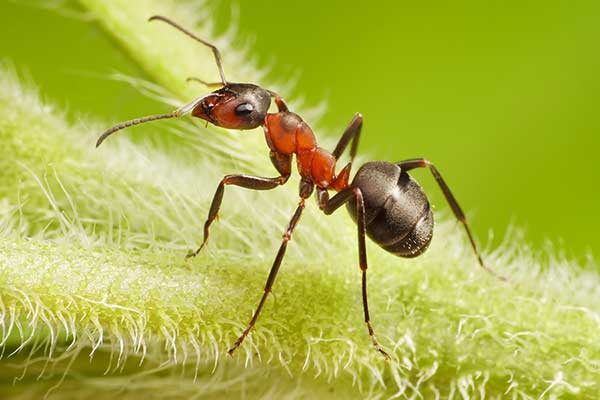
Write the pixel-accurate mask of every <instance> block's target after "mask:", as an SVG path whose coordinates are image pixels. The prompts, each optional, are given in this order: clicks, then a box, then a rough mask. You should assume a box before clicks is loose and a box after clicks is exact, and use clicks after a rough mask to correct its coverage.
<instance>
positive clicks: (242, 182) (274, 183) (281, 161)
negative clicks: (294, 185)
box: [186, 151, 292, 258]
mask: <svg viewBox="0 0 600 400" xmlns="http://www.w3.org/2000/svg"><path fill="white" fill-rule="evenodd" d="M270 158H271V162H272V163H273V165H274V166H275V168H276V169H277V171H278V172H279V173H280V174H281V175H280V176H278V177H276V178H264V177H260V176H251V175H242V174H236V175H226V176H224V177H223V179H221V182H220V183H219V186H217V190H216V191H215V194H214V196H213V199H212V202H211V204H210V209H209V211H208V217H207V218H206V221H205V222H204V232H203V234H204V236H203V238H202V244H201V245H200V247H198V249H197V250H196V251H193V252H190V253H188V254H187V255H186V258H191V257H195V256H197V255H198V253H200V251H202V249H203V248H204V246H205V245H206V242H207V241H208V237H209V229H210V225H211V224H212V223H213V221H214V220H215V219H216V218H217V215H218V214H219V209H220V208H221V203H222V202H223V194H224V193H225V186H227V185H234V186H240V187H243V188H246V189H252V190H271V189H275V188H276V187H278V186H281V185H284V184H285V183H286V182H287V180H288V179H289V177H290V175H291V172H292V158H291V156H286V155H282V154H280V153H276V152H273V151H272V152H271V154H270Z"/></svg>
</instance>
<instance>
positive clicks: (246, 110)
mask: <svg viewBox="0 0 600 400" xmlns="http://www.w3.org/2000/svg"><path fill="white" fill-rule="evenodd" d="M252 111H254V106H253V105H252V104H250V103H242V104H240V105H239V106H237V107H236V108H235V113H236V114H237V115H240V116H241V115H249V114H250V113H252Z"/></svg>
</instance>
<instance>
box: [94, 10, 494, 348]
mask: <svg viewBox="0 0 600 400" xmlns="http://www.w3.org/2000/svg"><path fill="white" fill-rule="evenodd" d="M150 20H151V21H152V20H159V21H163V22H166V23H168V24H169V25H171V26H173V27H175V28H176V29H178V30H180V31H181V32H183V33H185V34H186V35H188V36H190V37H191V38H193V39H195V40H197V41H199V42H200V43H202V44H204V45H206V46H208V47H210V48H211V49H212V51H213V54H214V57H215V60H216V63H217V67H218V69H219V73H220V76H221V82H220V84H219V85H222V87H221V88H220V89H218V90H215V91H214V92H212V93H209V94H207V95H205V96H202V97H200V98H198V99H196V100H194V101H192V102H191V103H189V104H186V105H184V106H183V107H181V108H179V109H177V110H175V111H173V112H172V113H169V114H159V115H151V116H146V117H142V118H137V119H133V120H130V121H126V122H122V123H120V124H118V125H116V126H114V127H112V128H110V129H108V130H107V131H105V132H104V133H103V134H102V135H101V136H100V138H99V139H98V142H97V144H96V146H99V145H100V144H101V143H102V142H103V141H104V140H105V139H106V138H107V137H108V136H109V135H111V134H112V133H114V132H116V131H118V130H120V129H124V128H127V127H129V126H132V125H137V124H140V123H144V122H148V121H154V120H157V119H166V118H176V117H181V116H183V115H185V114H187V113H190V112H191V114H192V116H194V117H198V118H201V119H203V120H205V121H207V122H210V123H212V124H214V125H216V126H219V127H223V128H230V129H253V128H256V127H258V126H263V128H264V131H265V138H266V141H267V145H268V147H269V149H270V158H271V162H272V163H273V166H274V167H275V169H276V170H277V171H278V172H279V176H277V177H274V178H265V177H258V176H250V175H244V174H235V175H226V176H225V177H224V178H223V179H222V180H221V182H220V183H219V185H218V187H217V190H216V193H215V194H214V197H213V200H212V202H211V205H210V210H209V212H208V218H207V219H206V221H205V223H204V238H203V241H202V244H201V245H200V247H199V248H198V249H197V250H196V251H195V252H192V253H190V254H188V255H187V257H193V256H195V255H197V254H198V253H199V252H200V250H202V248H203V247H204V245H205V244H206V243H207V240H208V237H209V228H210V225H211V224H212V222H213V221H214V220H215V218H216V217H217V214H218V212H219V208H220V206H221V202H222V200H223V194H224V191H225V186H227V185H234V186H240V187H243V188H247V189H253V190H269V189H274V188H276V187H278V186H280V185H283V184H285V183H286V182H287V180H288V178H289V177H290V175H291V171H292V156H293V155H295V156H296V162H297V167H298V171H299V173H300V176H301V180H300V190H299V192H300V193H299V196H300V200H299V203H298V206H297V208H296V210H295V212H294V214H293V215H292V218H291V219H290V222H289V224H288V227H287V229H286V231H285V233H284V235H283V240H282V243H281V245H280V247H279V251H278V252H277V255H276V257H275V261H274V262H273V265H272V267H271V271H270V273H269V276H268V278H267V282H266V284H265V287H264V293H263V295H262V297H261V299H260V302H259V304H258V307H257V308H256V311H255V312H254V314H253V316H252V319H251V320H250V323H249V324H248V326H247V328H246V329H245V330H244V332H243V333H242V335H241V336H240V337H239V338H238V339H237V341H236V342H235V343H234V344H233V346H232V347H231V348H230V349H229V351H228V353H229V354H230V355H231V354H233V352H234V351H235V350H236V349H237V348H238V347H239V346H240V345H241V344H242V342H243V341H244V339H245V338H246V336H248V334H249V332H250V330H251V329H252V328H253V327H254V325H255V324H256V321H257V319H258V317H259V315H260V313H261V311H262V309H263V306H264V304H265V301H266V299H267V296H268V294H269V293H270V292H271V289H272V287H273V283H274V282H275V277H276V276H277V273H278V271H279V268H280V266H281V263H282V260H283V257H284V255H285V251H286V248H287V244H288V242H289V241H290V240H291V238H292V233H293V232H294V228H295V227H296V224H297V223H298V220H299V219H300V216H301V214H302V211H303V210H304V207H305V200H306V199H307V198H308V197H309V196H310V195H311V194H312V193H313V191H314V190H315V188H316V197H317V201H318V204H319V207H320V209H321V210H322V211H323V212H324V213H325V214H327V215H329V214H332V213H333V212H334V211H336V210H337V209H338V208H340V207H341V206H343V205H346V208H347V210H348V211H349V213H350V215H351V216H352V218H353V220H354V221H355V223H356V225H357V227H358V258H359V266H360V269H361V271H362V300H363V310H364V317H365V322H366V324H367V328H368V332H369V335H370V336H371V340H372V342H373V345H374V346H375V348H376V349H377V350H378V351H379V352H380V353H381V354H382V355H383V356H384V357H385V358H389V356H388V354H387V353H386V352H385V350H384V349H383V348H382V347H381V346H380V344H379V342H378V341H377V339H376V337H375V332H374V329H373V326H372V324H371V318H370V316H369V306H368V300H367V265H368V264H367V252H366V247H365V236H366V235H367V236H369V237H370V238H371V239H372V240H373V241H374V242H375V243H377V244H378V245H379V246H381V247H382V248H383V249H384V250H386V251H388V252H390V253H392V254H395V255H397V256H400V257H407V258H411V257H416V256H418V255H419V254H421V253H423V252H424V251H425V250H426V249H427V247H428V246H429V243H430V241H431V238H432V234H433V213H432V211H431V208H430V205H429V201H428V200H427V196H426V195H425V193H424V192H423V189H422V188H421V187H420V186H419V184H418V183H417V182H416V181H415V180H414V179H413V178H411V177H410V176H409V175H408V171H410V170H412V169H414V168H429V170H430V171H431V173H432V174H433V177H434V179H435V180H436V182H437V184H438V185H439V187H440V189H441V190H442V193H443V194H444V196H445V198H446V200H447V201H448V204H449V205H450V208H451V209H452V211H453V213H454V215H455V216H456V218H457V219H458V220H459V221H460V222H461V223H462V225H463V227H464V228H465V230H466V233H467V236H468V238H469V241H470V243H471V246H472V248H473V251H474V252H475V255H476V256H477V260H478V262H479V265H480V266H481V267H482V268H484V269H485V270H486V271H488V272H490V273H492V274H494V275H495V276H497V277H498V278H499V279H502V280H505V278H503V277H501V276H498V275H496V274H495V273H494V272H493V271H492V270H491V269H489V268H488V267H487V266H486V265H485V264H484V262H483V260H482V258H481V254H480V253H479V250H478V249H477V246H476V244H475V241H474V240H473V235H472V234H471V231H470V229H469V226H468V225H467V221H466V218H465V214H464V213H463V211H462V210H461V208H460V206H459V205H458V202H457V201H456V199H455V197H454V196H453V195H452V193H451V192H450V189H449V188H448V186H447V185H446V183H445V181H444V180H443V179H442V176H441V175H440V173H439V172H438V170H437V169H436V167H435V166H434V165H433V164H432V163H430V162H429V161H427V160H426V159H423V158H418V159H411V160H405V161H401V162H398V163H389V162H385V161H371V162H367V163H366V164H364V165H363V166H362V167H361V168H360V169H359V170H358V172H357V173H356V176H355V177H354V179H353V180H352V182H351V183H350V182H349V178H350V169H351V166H352V163H353V162H354V158H355V156H356V151H357V146H358V141H359V137H360V132H361V128H362V116H361V115H360V114H356V115H355V116H354V118H353V119H352V121H351V122H350V124H349V125H348V127H347V128H346V130H345V131H344V133H343V134H342V137H341V138H340V140H339V142H338V144H337V146H336V147H335V149H334V150H333V152H329V151H327V150H325V149H323V148H321V147H318V146H317V141H316V138H315V135H314V133H313V131H312V129H311V128H310V127H309V126H308V125H307V124H306V122H304V121H303V120H302V118H301V117H300V116H298V115H297V114H294V113H292V112H290V111H289V110H288V107H287V105H286V104H285V102H284V101H283V99H282V98H281V97H279V96H278V95H277V94H275V93H274V92H272V91H270V90H266V89H263V88H261V87H259V86H256V85H253V84H249V83H230V82H227V80H226V79H225V74H224V73H223V67H222V62H221V55H220V53H219V50H218V49H217V47H216V46H214V45H213V44H211V43H209V42H207V41H205V40H203V39H200V38H199V37H197V36H195V35H194V34H193V33H191V32H190V31H188V30H186V29H184V28H183V27H181V26H179V25H178V24H177V23H175V22H173V21H171V20H170V19H168V18H166V17H163V16H153V17H151V18H150ZM190 79H195V80H198V81H200V82H201V83H204V84H206V85H208V86H212V85H215V84H212V83H206V82H204V81H202V80H200V79H197V78H190ZM272 98H274V99H275V104H276V105H277V108H278V112H276V113H269V112H268V109H269V107H270V104H271V99H272ZM350 143H351V147H350V162H349V163H348V164H346V166H344V167H343V168H342V169H341V170H340V171H339V172H338V173H337V174H336V173H335V168H336V162H337V160H338V159H339V158H340V156H341V155H342V153H343V152H344V150H345V149H346V148H347V146H348V144H350ZM329 190H334V191H336V192H337V193H336V194H335V195H334V196H333V197H331V198H330V197H329V192H328V191H329Z"/></svg>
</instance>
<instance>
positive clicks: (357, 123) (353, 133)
mask: <svg viewBox="0 0 600 400" xmlns="http://www.w3.org/2000/svg"><path fill="white" fill-rule="evenodd" d="M362 124H363V117H362V115H361V114H360V113H356V115H354V118H352V121H350V124H349V125H348V127H347V128H346V130H345V131H344V133H343V134H342V137H341V138H340V141H339V142H338V144H337V145H336V146H335V149H334V150H333V153H331V154H333V156H334V157H335V159H336V160H337V159H339V158H340V157H341V155H342V153H343V152H344V150H346V147H347V146H348V143H349V142H350V140H352V146H351V147H350V163H352V162H353V161H354V157H355V156H356V150H357V148H358V139H359V138H360V131H361V129H362Z"/></svg>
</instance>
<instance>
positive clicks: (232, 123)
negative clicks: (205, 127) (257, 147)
mask: <svg viewBox="0 0 600 400" xmlns="http://www.w3.org/2000/svg"><path fill="white" fill-rule="evenodd" d="M270 105H271V93H270V92H268V91H267V90H265V89H263V88H261V87H260V86H256V85H252V84H250V83H228V84H227V85H226V86H224V87H222V88H221V89H219V90H215V91H214V92H212V93H211V94H209V95H207V96H205V97H204V98H203V99H202V101H201V102H200V103H198V104H197V105H196V106H195V107H194V109H193V110H192V115H193V116H194V117H198V118H201V119H203V120H205V121H208V122H210V123H212V124H214V125H216V126H220V127H222V128H229V129H254V128H256V127H258V126H261V125H262V124H263V123H264V119H265V116H266V115H267V110H268V109H269V106H270Z"/></svg>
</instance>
